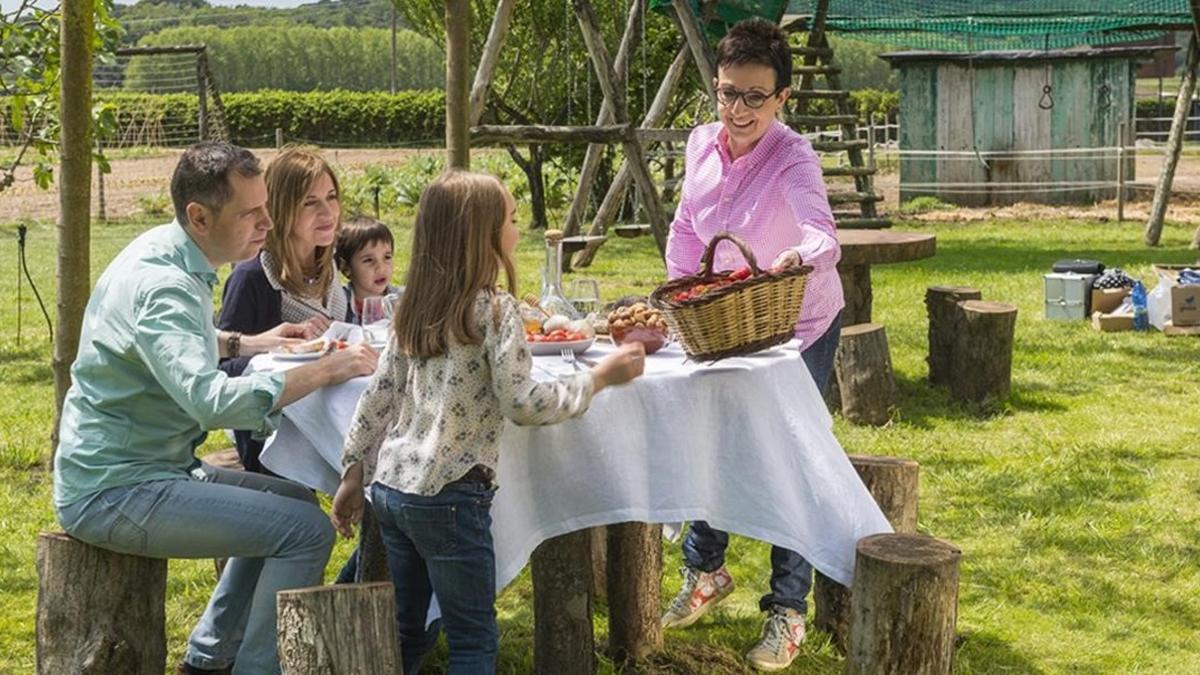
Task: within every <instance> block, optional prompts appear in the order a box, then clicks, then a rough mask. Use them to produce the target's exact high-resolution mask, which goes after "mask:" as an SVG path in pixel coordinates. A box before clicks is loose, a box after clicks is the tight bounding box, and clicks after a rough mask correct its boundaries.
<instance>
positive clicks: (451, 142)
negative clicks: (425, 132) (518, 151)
mask: <svg viewBox="0 0 1200 675" xmlns="http://www.w3.org/2000/svg"><path fill="white" fill-rule="evenodd" d="M470 89H471V3H470V0H446V166H447V167H450V168H455V169H468V168H470V167H471V127H470V119H471V103H470V94H471V91H470Z"/></svg>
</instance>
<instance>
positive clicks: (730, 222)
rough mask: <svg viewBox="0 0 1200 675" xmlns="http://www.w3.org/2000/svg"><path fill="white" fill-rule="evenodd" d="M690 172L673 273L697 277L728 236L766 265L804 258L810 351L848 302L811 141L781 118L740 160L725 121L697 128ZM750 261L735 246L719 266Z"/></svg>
mask: <svg viewBox="0 0 1200 675" xmlns="http://www.w3.org/2000/svg"><path fill="white" fill-rule="evenodd" d="M686 161H687V171H686V175H685V176H684V179H683V190H682V192H681V194H680V198H679V208H678V209H677V210H676V211H675V221H674V222H673V223H671V234H670V236H669V237H668V239H667V256H666V257H667V275H668V276H669V277H670V278H672V279H674V278H676V277H681V276H686V275H689V274H695V273H696V272H697V271H699V268H700V257H701V256H702V255H704V248H705V246H706V245H707V244H708V242H709V241H710V240H711V239H712V238H713V237H714V236H716V235H718V234H720V233H721V232H724V231H729V232H731V233H733V234H736V235H737V236H738V237H740V238H741V239H742V240H743V241H745V242H746V244H747V245H749V247H750V249H751V250H753V251H754V256H755V257H756V258H757V259H758V263H759V266H760V267H764V268H766V267H768V266H770V264H771V262H772V261H774V260H775V257H776V256H778V255H779V254H780V253H781V252H783V250H784V249H788V248H791V249H793V250H795V251H796V252H797V253H799V254H800V259H801V260H802V261H804V264H806V265H811V266H812V268H813V272H812V274H810V275H809V277H808V283H807V284H806V285H805V289H804V304H803V306H802V307H801V308H800V316H799V318H798V320H797V321H796V337H798V338H800V339H801V340H803V341H804V346H803V348H804V349H807V348H808V347H809V346H811V345H812V344H813V343H814V342H816V340H817V338H819V337H821V335H823V334H824V333H825V331H826V330H828V329H829V326H830V324H832V323H833V319H834V317H835V316H837V313H838V312H839V311H841V309H842V307H843V306H844V305H845V302H844V301H843V300H842V282H841V279H840V278H839V277H838V273H837V263H838V260H840V259H841V257H842V250H841V247H840V246H839V245H838V240H837V228H836V227H835V226H834V223H833V213H832V212H831V211H830V210H829V201H828V199H827V197H826V194H825V183H824V182H823V180H822V178H821V161H820V159H818V158H817V155H816V153H815V152H813V149H812V145H811V144H810V143H809V142H808V139H806V138H804V137H803V136H801V135H800V134H797V133H796V132H794V131H792V130H791V129H789V128H788V127H787V126H785V125H784V124H783V123H781V122H779V121H778V120H776V121H775V122H773V123H772V124H771V128H770V129H768V130H767V133H765V134H763V137H762V138H761V139H759V141H758V145H756V146H755V147H754V149H753V150H751V151H750V152H749V153H747V154H745V155H743V156H741V157H739V158H737V159H732V158H731V157H730V154H729V148H728V146H727V145H726V132H725V129H724V126H723V125H722V124H721V123H720V122H714V123H712V124H706V125H703V126H699V127H696V128H695V129H694V130H693V131H692V134H691V136H690V137H689V138H688V144H687V160H686ZM743 264H745V263H744V262H743V260H742V254H741V252H740V251H738V249H737V247H736V246H734V245H733V244H731V243H728V242H726V243H722V244H719V245H718V246H717V250H716V260H714V261H713V269H714V270H716V271H723V270H733V269H737V268H738V267H741V266H742V265H743Z"/></svg>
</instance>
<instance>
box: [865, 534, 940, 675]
mask: <svg viewBox="0 0 1200 675" xmlns="http://www.w3.org/2000/svg"><path fill="white" fill-rule="evenodd" d="M961 557H962V552H961V551H959V550H958V549H957V548H955V547H954V546H953V545H951V544H949V543H947V542H944V541H941V540H939V539H934V538H933V537H927V536H925V535H920V534H876V535H872V536H870V537H863V538H862V539H860V540H859V542H858V546H857V557H856V558H855V563H854V588H853V593H852V595H851V609H850V622H851V623H850V648H849V650H848V652H847V654H846V672H847V673H849V674H850V675H880V674H881V673H888V674H893V673H894V674H896V675H949V673H950V672H951V671H952V670H953V667H954V623H955V620H956V617H957V612H958V562H959V559H960V558H961Z"/></svg>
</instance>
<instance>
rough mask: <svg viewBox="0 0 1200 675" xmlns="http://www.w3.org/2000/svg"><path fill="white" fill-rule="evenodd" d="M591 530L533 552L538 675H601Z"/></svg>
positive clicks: (566, 536) (555, 540) (535, 667)
mask: <svg viewBox="0 0 1200 675" xmlns="http://www.w3.org/2000/svg"><path fill="white" fill-rule="evenodd" d="M591 536H592V531H591V530H578V531H576V532H569V533H567V534H564V535H561V536H558V537H554V538H552V539H548V540H546V541H544V542H542V544H541V546H538V547H537V549H536V550H535V551H534V552H533V556H532V559H531V567H532V572H533V626H534V632H533V670H534V672H535V673H539V674H541V675H557V674H558V673H579V674H580V675H587V674H589V673H594V672H596V653H595V638H594V636H593V634H592V597H591V593H592V581H591V578H590V577H591V575H590V574H589V573H590V572H591V570H592V555H591V546H590V545H589V544H590V542H589V540H590V539H591Z"/></svg>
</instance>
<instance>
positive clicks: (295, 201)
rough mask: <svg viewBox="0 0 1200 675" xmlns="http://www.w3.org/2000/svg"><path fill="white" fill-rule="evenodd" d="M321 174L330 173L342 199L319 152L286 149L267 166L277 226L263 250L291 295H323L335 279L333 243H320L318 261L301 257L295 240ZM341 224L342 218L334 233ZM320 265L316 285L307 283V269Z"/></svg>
mask: <svg viewBox="0 0 1200 675" xmlns="http://www.w3.org/2000/svg"><path fill="white" fill-rule="evenodd" d="M322 174H325V175H328V176H329V180H330V181H332V182H333V189H334V191H335V192H337V194H338V199H339V200H340V199H341V187H340V186H339V185H338V179H337V176H336V175H335V174H334V173H333V169H332V168H330V167H329V164H328V163H327V162H326V161H325V160H324V159H323V158H322V157H321V156H320V155H318V154H317V153H315V152H312V151H311V150H305V149H303V148H287V149H285V150H284V151H283V152H281V153H280V154H279V156H278V157H276V158H275V161H273V162H271V164H270V166H268V167H267V175H266V181H267V211H269V212H270V214H271V220H272V222H274V223H275V226H274V227H272V228H271V231H270V232H268V233H267V242H266V244H264V245H263V249H264V250H266V251H267V252H268V253H270V254H271V256H272V257H274V258H275V261H276V262H277V263H278V265H279V271H278V273H279V283H280V284H281V285H282V286H283V288H284V290H286V291H287V292H288V293H291V294H292V295H296V296H300V297H308V298H324V297H325V292H326V291H327V290H328V289H329V284H330V282H331V281H332V280H333V274H334V265H333V246H318V247H317V251H316V257H315V260H301V259H300V254H299V253H298V252H297V251H296V247H295V243H294V242H293V241H292V225H293V224H294V223H295V221H296V214H297V213H298V212H299V211H300V209H301V207H302V206H303V204H304V197H305V195H307V194H308V191H309V190H311V189H312V186H313V183H315V182H316V180H317V179H318V178H320V177H321V175H322ZM341 227H342V223H341V219H340V217H339V219H338V223H337V225H336V226H335V232H336V231H337V230H340V229H341ZM314 262H315V263H316V265H317V278H316V282H315V283H313V284H306V283H305V282H304V278H305V273H304V270H305V268H306V267H307V266H308V265H312V264H313V263H314Z"/></svg>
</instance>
